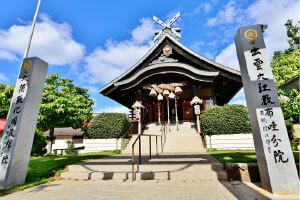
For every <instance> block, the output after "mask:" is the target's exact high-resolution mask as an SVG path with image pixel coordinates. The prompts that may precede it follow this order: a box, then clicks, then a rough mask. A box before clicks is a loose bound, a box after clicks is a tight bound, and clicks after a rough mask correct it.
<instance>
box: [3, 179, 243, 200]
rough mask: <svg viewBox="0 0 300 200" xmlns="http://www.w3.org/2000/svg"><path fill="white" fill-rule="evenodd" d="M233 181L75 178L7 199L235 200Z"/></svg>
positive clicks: (17, 193) (27, 190)
mask: <svg viewBox="0 0 300 200" xmlns="http://www.w3.org/2000/svg"><path fill="white" fill-rule="evenodd" d="M227 187H231V189H232V190H234V188H233V187H232V186H231V185H228V184H226V183H225V185H224V184H223V183H222V182H218V181H197V182H189V181H136V182H130V181H128V182H120V181H113V180H110V181H91V180H90V181H82V180H80V181H75V180H63V181H55V182H52V183H50V184H43V185H40V186H36V187H33V188H30V189H26V190H24V191H22V192H16V193H13V194H10V195H7V196H5V197H2V198H1V199H3V200H16V199H22V200H40V199H43V200H53V199H55V200H82V199H85V200H95V199H97V200H102V199H103V200H104V199H105V200H120V199H126V200H140V199H143V200H152V199H153V200H154V199H155V200H201V199H203V200H209V199H211V200H221V199H226V200H233V199H242V197H241V196H239V194H238V193H237V194H236V195H234V194H232V193H231V192H230V191H229V190H228V189H227Z"/></svg>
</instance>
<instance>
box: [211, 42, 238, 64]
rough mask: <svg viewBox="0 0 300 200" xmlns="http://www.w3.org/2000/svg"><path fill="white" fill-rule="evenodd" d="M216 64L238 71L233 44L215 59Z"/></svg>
mask: <svg viewBox="0 0 300 200" xmlns="http://www.w3.org/2000/svg"><path fill="white" fill-rule="evenodd" d="M216 62H217V63H220V64H222V65H225V66H227V67H230V68H233V69H237V70H240V67H239V62H238V59H237V55H236V49H235V44H234V43H232V44H230V45H229V46H228V47H226V48H225V49H223V50H222V51H221V53H220V54H219V55H218V56H217V57H216Z"/></svg>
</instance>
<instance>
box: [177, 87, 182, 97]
mask: <svg viewBox="0 0 300 200" xmlns="http://www.w3.org/2000/svg"><path fill="white" fill-rule="evenodd" d="M175 94H176V95H180V94H182V89H181V88H180V87H176V88H175Z"/></svg>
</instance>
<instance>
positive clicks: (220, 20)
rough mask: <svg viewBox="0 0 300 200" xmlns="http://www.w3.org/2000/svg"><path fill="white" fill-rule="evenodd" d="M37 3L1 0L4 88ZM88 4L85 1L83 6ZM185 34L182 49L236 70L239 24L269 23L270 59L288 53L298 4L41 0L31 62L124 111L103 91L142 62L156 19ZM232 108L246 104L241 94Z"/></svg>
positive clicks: (103, 106) (287, 0)
mask: <svg viewBox="0 0 300 200" xmlns="http://www.w3.org/2000/svg"><path fill="white" fill-rule="evenodd" d="M37 2H38V1H37V0H26V1H24V0H13V1H3V2H1V7H0V82H2V83H6V84H9V85H12V84H15V82H16V78H17V75H18V71H19V67H20V64H21V59H22V56H23V54H24V50H25V46H26V42H27V38H28V34H29V30H30V26H31V22H32V18H33V15H34V12H35V9H36V5H37ZM83 2H84V3H83ZM179 11H180V12H181V17H180V18H179V19H178V20H177V21H176V23H175V24H174V25H173V27H180V28H181V35H182V40H181V43H183V44H184V45H186V46H187V47H189V48H191V49H193V50H194V51H195V52H197V53H199V54H201V55H202V56H205V57H207V58H209V59H211V60H214V61H216V62H219V63H221V64H224V65H226V66H228V67H231V68H234V69H239V66H238V61H237V57H236V52H235V46H234V43H233V42H234V41H233V38H234V35H235V33H236V30H237V28H238V27H239V26H245V25H251V24H257V23H262V24H268V26H269V27H268V29H267V30H266V33H265V41H266V46H267V48H268V53H269V57H270V58H271V56H272V55H273V52H274V51H276V50H283V49H286V48H287V47H288V43H287V37H286V30H285V27H284V23H285V22H286V20H287V19H294V20H299V1H298V0H256V1H255V0H236V1H233V0H231V1H221V0H208V1H192V0H189V1H183V0H182V1H174V0H172V1H169V0H165V1H156V0H152V1H133V0H128V1H121V0H120V1H99V0H85V1H82V0H64V1H61V0H49V1H46V0H42V4H41V8H40V13H39V17H38V21H37V25H36V30H35V33H34V36H33V41H32V46H31V49H30V52H29V56H38V57H40V58H42V59H44V60H45V61H47V62H48V63H49V69H48V74H50V73H59V74H60V75H61V76H63V77H66V78H72V79H73V80H74V83H75V84H78V85H80V86H84V87H87V88H88V89H89V94H90V95H91V97H92V98H93V99H94V100H95V101H96V104H95V105H94V111H95V112H103V111H105V112H111V111H116V112H120V111H121V112H124V111H126V109H125V108H124V107H122V106H121V105H120V104H118V103H116V102H114V101H112V100H110V99H109V98H107V97H104V96H102V95H101V94H99V93H98V92H97V90H98V89H99V88H101V87H102V86H104V85H105V84H106V83H108V82H109V81H111V80H112V79H114V78H115V77H117V76H119V75H120V74H121V73H122V72H124V71H125V70H126V69H128V68H129V67H130V66H132V65H133V64H134V63H135V62H137V61H138V60H139V59H140V58H141V57H142V56H143V55H144V54H145V53H146V52H147V51H148V50H149V48H150V47H151V46H152V45H153V38H154V31H155V30H158V29H159V28H160V26H159V25H158V24H157V23H155V22H154V21H153V20H152V17H153V15H155V16H157V17H158V18H160V19H161V20H163V21H165V22H168V21H169V20H170V19H171V18H172V17H174V16H175V14H176V13H177V12H179ZM231 103H239V104H243V105H246V103H245V97H244V92H243V90H241V91H240V92H239V93H238V94H237V95H236V96H235V97H234V98H233V99H232V100H231Z"/></svg>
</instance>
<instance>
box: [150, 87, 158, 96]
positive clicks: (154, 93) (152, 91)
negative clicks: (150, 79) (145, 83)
mask: <svg viewBox="0 0 300 200" xmlns="http://www.w3.org/2000/svg"><path fill="white" fill-rule="evenodd" d="M149 95H150V96H151V97H156V96H157V93H156V91H155V90H154V89H153V88H152V89H151V90H150V94H149Z"/></svg>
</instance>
